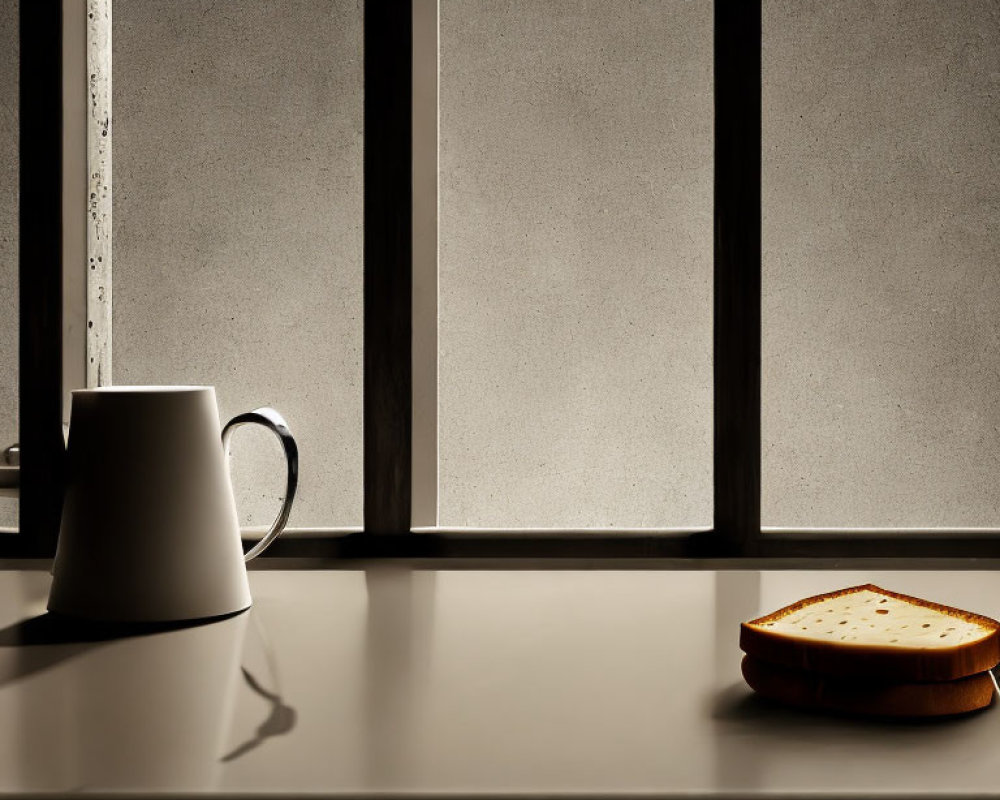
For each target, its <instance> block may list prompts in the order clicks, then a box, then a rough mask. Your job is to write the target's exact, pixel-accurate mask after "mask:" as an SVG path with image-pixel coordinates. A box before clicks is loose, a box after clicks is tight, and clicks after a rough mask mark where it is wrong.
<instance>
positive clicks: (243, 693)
mask: <svg viewBox="0 0 1000 800" xmlns="http://www.w3.org/2000/svg"><path fill="white" fill-rule="evenodd" d="M48 581H49V577H48V574H47V572H46V571H45V570H44V569H36V570H7V571H0V598H2V602H0V617H2V619H0V626H2V635H0V676H2V677H0V796H2V795H7V796H26V795H32V794H39V793H47V794H58V793H66V792H70V791H73V790H76V789H86V790H87V791H90V792H95V791H97V792H101V791H128V792H130V793H136V794H150V795H158V796H163V795H188V794H205V793H210V794H216V793H217V794H220V795H227V796H242V795H253V796H258V797H259V796H261V795H262V794H263V795H268V794H270V795H275V796H278V795H280V796H284V797H287V796H294V795H297V794H301V795H303V796H304V795H311V796H316V795H320V796H324V795H329V796H344V795H355V796H356V795H366V794H370V795H375V794H377V795H380V796H385V795H412V794H419V795H426V796H438V795H442V796H443V795H454V794H456V793H461V794H463V795H476V794H479V795H490V796H515V795H519V796H523V795H526V794H527V795H536V796H537V795H580V794H587V795H604V796H606V795H644V796H663V797H682V796H695V795H697V796H702V797H703V796H727V797H732V796H734V795H739V796H753V797H761V798H763V797H779V796H804V795H808V794H816V795H822V796H824V797H852V796H870V795H872V794H890V795H897V794H898V795H900V796H906V795H910V796H912V795H918V794H919V795H920V796H923V797H928V796H942V797H946V796H955V795H958V794H977V795H982V796H994V795H995V796H998V797H1000V784H998V782H997V778H996V776H997V774H998V766H1000V757H998V756H997V755H995V753H996V746H995V741H996V737H997V734H998V733H1000V714H998V713H997V709H996V708H991V709H989V710H988V711H986V712H983V713H980V714H976V715H973V716H970V717H968V718H963V719H956V720H948V721H943V722H937V723H933V724H931V723H928V724H920V725H917V724H909V725H903V724H887V723H873V722H862V721H855V720H848V719H839V718H832V717H823V716H818V715H806V714H798V713H794V712H791V711H785V710H782V709H778V708H774V707H771V706H769V705H767V704H765V703H763V702H760V701H758V700H757V699H756V698H755V697H754V696H753V695H752V694H751V692H750V691H749V689H747V687H746V686H745V684H744V683H743V681H742V679H741V678H740V675H739V661H740V651H739V648H738V646H737V640H738V628H739V622H740V621H742V620H745V619H749V618H751V617H753V616H756V615H757V614H759V613H761V612H763V611H766V610H772V609H774V608H776V607H778V606H780V605H782V604H784V603H786V602H789V601H791V600H794V599H797V598H799V597H802V596H805V595H808V594H813V593H816V592H822V591H826V590H829V589H832V588H837V587H841V586H847V585H852V584H857V583H863V582H867V581H871V582H875V583H878V584H880V585H883V586H886V587H887V588H892V589H896V590H899V591H903V592H908V593H912V594H918V595H921V596H924V597H927V598H929V599H934V600H938V601H940V602H945V603H949V604H953V605H959V606H962V607H966V608H969V609H970V610H973V611H977V612H981V613H984V614H987V615H990V616H994V617H1000V574H997V573H994V572H985V571H963V572H961V573H951V572H945V571H920V572H917V571H908V572H891V573H890V572H872V571H867V572H838V571H818V572H806V571H791V570H784V571H773V572H756V571H750V570H740V571H727V570H722V571H665V570H635V569H631V570H628V571H615V570H581V571H573V570H563V571H553V570H543V569H528V570H504V571H499V570H497V571H490V570H476V571H458V570H452V571H449V570H429V569H417V570H409V569H404V568H399V567H377V568H370V569H367V570H365V569H337V570H302V571H285V570H275V569H265V570H257V571H254V572H253V573H252V574H251V586H252V590H253V594H254V598H255V604H254V607H253V609H251V611H250V612H249V613H245V614H241V615H238V616H236V617H232V618H229V619H226V620H222V621H219V622H214V623H211V624H205V625H197V626H192V627H188V628H183V629H179V630H173V631H170V632H165V633H157V634H151V635H146V636H135V637H130V638H123V639H116V640H112V641H89V642H80V641H76V642H66V641H63V642H59V643H50V644H40V643H35V644H21V645H18V644H17V639H18V636H19V635H20V636H22V637H23V635H25V634H26V632H27V631H30V629H31V628H30V626H25V625H24V624H23V620H26V619H30V618H32V617H35V616H36V615H38V614H41V613H42V612H43V611H44V606H45V600H46V595H47V591H48ZM19 623H21V624H19Z"/></svg>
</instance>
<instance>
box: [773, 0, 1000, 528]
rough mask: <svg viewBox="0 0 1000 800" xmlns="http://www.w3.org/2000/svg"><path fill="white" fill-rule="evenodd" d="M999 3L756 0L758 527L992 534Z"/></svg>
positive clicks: (999, 291) (997, 519)
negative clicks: (759, 75)
mask: <svg viewBox="0 0 1000 800" xmlns="http://www.w3.org/2000/svg"><path fill="white" fill-rule="evenodd" d="M998 76H1000V6H998V5H997V4H996V3H995V2H992V0H964V1H963V2H951V3H940V2H937V0H906V1H905V2H902V1H899V2H880V3H872V2H868V0H849V1H846V2H845V0H837V2H831V3H808V4H803V3H801V2H799V0H780V1H779V0H766V2H765V3H764V83H763V86H764V161H763V169H764V175H763V179H764V189H763V203H764V227H763V236H764V275H763V278H764V297H763V431H762V433H763V498H762V500H763V505H762V518H763V522H764V524H765V525H777V526H843V527H891V526H907V527H932V526H933V527H936V526H955V527H978V526H993V527H998V526H1000V270H998V268H997V256H998V253H1000V182H998V172H997V166H998V163H997V162H998V157H1000V116H998V114H997V107H998V106H997V102H998V99H997V92H998V87H1000V84H998Z"/></svg>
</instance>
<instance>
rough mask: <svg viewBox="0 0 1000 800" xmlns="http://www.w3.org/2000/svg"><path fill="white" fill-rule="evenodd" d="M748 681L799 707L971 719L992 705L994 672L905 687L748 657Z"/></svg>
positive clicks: (744, 665)
mask: <svg viewBox="0 0 1000 800" xmlns="http://www.w3.org/2000/svg"><path fill="white" fill-rule="evenodd" d="M742 670H743V677H744V678H745V679H746V682H747V683H748V684H749V685H750V688H752V689H753V690H754V691H755V692H757V693H758V694H760V695H761V696H762V697H766V698H768V699H769V700H774V701H776V702H779V703H782V704H784V705H789V706H793V707H795V708H803V709H811V710H820V711H831V712H836V713H839V714H850V715H855V716H867V717H897V718H910V719H916V718H923V717H943V716H953V715H955V714H967V713H969V712H972V711H978V710H979V709H982V708H986V707H988V706H989V705H990V704H991V703H992V702H993V693H994V686H993V681H992V679H991V678H990V675H989V673H987V672H980V673H977V674H975V675H969V676H967V677H965V678H959V679H958V680H954V681H939V682H937V683H906V682H903V683H900V682H892V681H872V680H865V679H861V678H831V677H829V676H826V675H817V674H816V673H811V672H806V671H805V670H796V669H789V668H788V667H779V666H775V665H774V664H768V663H767V662H765V661H761V660H759V659H756V658H754V657H753V656H744V657H743V663H742Z"/></svg>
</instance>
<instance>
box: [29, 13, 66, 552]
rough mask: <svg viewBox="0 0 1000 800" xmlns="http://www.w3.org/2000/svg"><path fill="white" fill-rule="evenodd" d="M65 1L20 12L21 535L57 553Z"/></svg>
mask: <svg viewBox="0 0 1000 800" xmlns="http://www.w3.org/2000/svg"><path fill="white" fill-rule="evenodd" d="M62 47H63V43H62V3H61V0H31V2H21V4H20V62H21V66H20V78H19V80H20V101H19V103H20V107H19V115H20V140H19V171H20V198H19V211H18V214H19V226H18V227H19V230H18V247H19V256H18V262H19V273H18V278H19V282H20V291H19V314H20V333H21V335H20V345H19V353H18V358H19V362H20V366H19V369H20V386H19V398H18V401H19V405H20V443H21V466H20V483H21V488H20V530H21V533H22V534H23V535H24V536H25V539H24V543H25V544H24V547H25V553H26V554H32V555H51V554H52V553H54V552H55V544H56V538H57V536H58V533H59V518H60V513H61V508H62V490H63V461H64V445H63V437H62V336H63V331H62V327H63V326H62V302H63V300H62V147H63V143H62V80H63V76H62Z"/></svg>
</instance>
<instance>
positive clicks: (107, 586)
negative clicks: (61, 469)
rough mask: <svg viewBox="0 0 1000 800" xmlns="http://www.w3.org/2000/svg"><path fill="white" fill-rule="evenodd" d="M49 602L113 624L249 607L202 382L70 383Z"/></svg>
mask: <svg viewBox="0 0 1000 800" xmlns="http://www.w3.org/2000/svg"><path fill="white" fill-rule="evenodd" d="M67 458H68V482H67V489H66V496H65V501H64V505H63V515H62V525H61V527H60V531H59V542H58V546H57V549H56V559H55V564H54V567H53V581H52V589H51V592H50V595H49V610H50V611H53V612H58V613H60V614H65V615H69V616H74V617H81V618H87V619H94V620H105V621H121V622H154V621H172V620H185V619H196V618H202V617H213V616H219V615H223V614H229V613H233V612H236V611H240V610H242V609H244V608H247V607H248V606H249V605H250V590H249V586H248V584H247V577H246V567H245V565H244V561H243V550H242V545H241V542H240V531H239V522H238V518H237V515H236V507H235V503H234V500H233V491H232V486H231V485H230V481H229V470H228V467H227V463H226V455H225V453H224V451H223V448H222V441H221V429H220V425H219V412H218V405H217V403H216V398H215V390H214V389H213V388H212V387H210V386H115V387H104V388H99V389H85V390H79V391H74V392H73V402H72V408H71V415H70V431H69V445H68V455H67Z"/></svg>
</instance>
